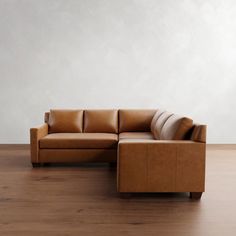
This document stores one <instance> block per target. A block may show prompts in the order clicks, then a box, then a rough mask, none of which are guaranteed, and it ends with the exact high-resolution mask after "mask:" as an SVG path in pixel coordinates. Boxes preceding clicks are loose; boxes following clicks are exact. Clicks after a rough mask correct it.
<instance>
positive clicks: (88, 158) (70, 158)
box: [39, 149, 117, 163]
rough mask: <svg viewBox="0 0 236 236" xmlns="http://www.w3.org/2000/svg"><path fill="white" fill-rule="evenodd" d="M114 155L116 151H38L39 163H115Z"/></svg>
mask: <svg viewBox="0 0 236 236" xmlns="http://www.w3.org/2000/svg"><path fill="white" fill-rule="evenodd" d="M116 155H117V150H116V149H39V162H40V163H47V162H48V163H77V162H116Z"/></svg>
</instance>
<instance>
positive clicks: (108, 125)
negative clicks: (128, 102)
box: [84, 110, 118, 133]
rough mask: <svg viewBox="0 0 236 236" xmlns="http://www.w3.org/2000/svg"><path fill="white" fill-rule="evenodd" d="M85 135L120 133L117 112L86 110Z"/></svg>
mask: <svg viewBox="0 0 236 236" xmlns="http://www.w3.org/2000/svg"><path fill="white" fill-rule="evenodd" d="M84 132H85V133H118V111H117V110H85V111H84Z"/></svg>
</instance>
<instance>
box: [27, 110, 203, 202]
mask: <svg viewBox="0 0 236 236" xmlns="http://www.w3.org/2000/svg"><path fill="white" fill-rule="evenodd" d="M44 121H45V123H44V124H43V125H41V126H39V127H36V128H31V129H30V143H31V162H32V165H33V167H38V166H41V165H42V164H45V163H59V162H62V163H65V162H110V163H117V190H118V192H120V193H123V194H130V193H134V192H190V197H191V198H194V199H200V198H201V195H202V192H204V190H205V153H206V125H201V124H196V123H194V122H193V120H192V119H190V118H187V117H183V116H179V115H176V114H173V113H171V112H167V111H164V110H159V109H158V110H155V109H153V110H151V109H149V110H134V109H120V110H76V109H75V110H55V109H54V110H50V112H46V113H45V119H44Z"/></svg>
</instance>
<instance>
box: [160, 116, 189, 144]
mask: <svg viewBox="0 0 236 236" xmlns="http://www.w3.org/2000/svg"><path fill="white" fill-rule="evenodd" d="M192 127H193V120H192V119H190V118H187V117H183V116H179V115H175V114H174V115H172V116H170V117H169V118H168V119H167V121H166V122H165V124H164V126H163V127H162V129H161V134H160V139H161V140H184V139H187V136H188V133H189V131H190V130H191V128H192Z"/></svg>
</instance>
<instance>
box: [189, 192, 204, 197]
mask: <svg viewBox="0 0 236 236" xmlns="http://www.w3.org/2000/svg"><path fill="white" fill-rule="evenodd" d="M201 196H202V192H190V198H192V199H201Z"/></svg>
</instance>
